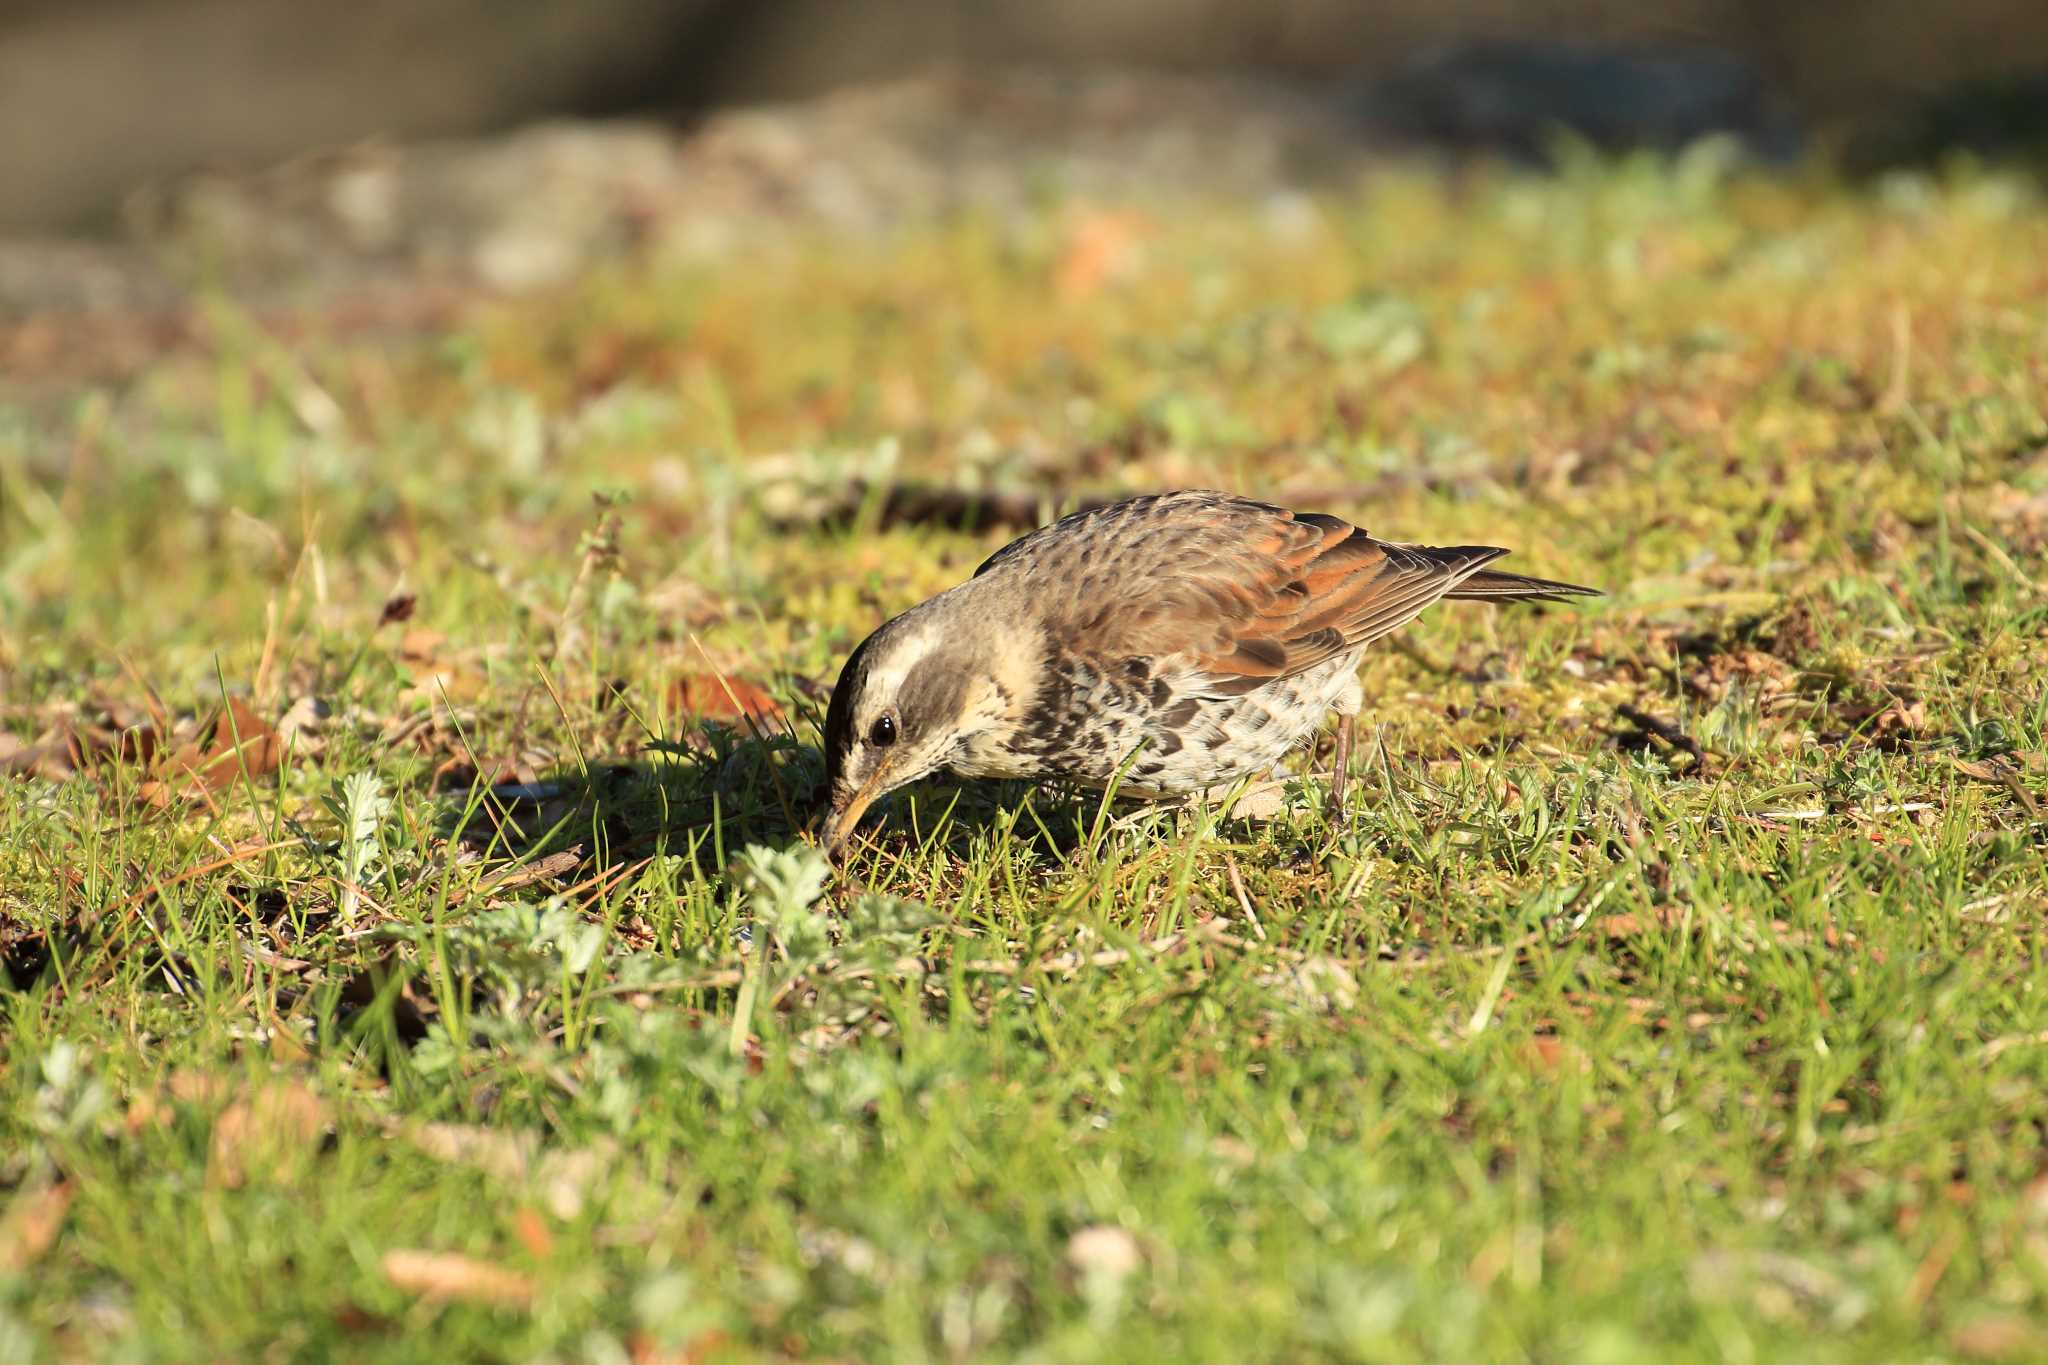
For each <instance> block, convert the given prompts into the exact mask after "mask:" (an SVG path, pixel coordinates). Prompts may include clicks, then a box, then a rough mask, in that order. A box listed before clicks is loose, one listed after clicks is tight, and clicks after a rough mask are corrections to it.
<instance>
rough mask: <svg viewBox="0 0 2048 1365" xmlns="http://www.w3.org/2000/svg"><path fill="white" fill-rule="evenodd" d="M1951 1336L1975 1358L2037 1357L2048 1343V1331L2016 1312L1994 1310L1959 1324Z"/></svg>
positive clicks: (1957, 1347)
mask: <svg viewBox="0 0 2048 1365" xmlns="http://www.w3.org/2000/svg"><path fill="white" fill-rule="evenodd" d="M1948 1340H1949V1345H1951V1346H1953V1347H1954V1348H1955V1350H1956V1354H1957V1355H1961V1356H1968V1357H1969V1358H1970V1359H1972V1360H2009V1359H2011V1358H2013V1357H2015V1356H2024V1357H2026V1358H2028V1359H2035V1358H2038V1357H2039V1355H2040V1352H2041V1349H2042V1347H2043V1346H2044V1345H2048V1333H2043V1332H2042V1330H2041V1329H2040V1328H2039V1327H2038V1326H2036V1325H2035V1324H2034V1323H2033V1322H2031V1321H2029V1320H2028V1319H2026V1318H2023V1317H2021V1316H2019V1315H2018V1314H2016V1313H1990V1314H1986V1315H1985V1316H1983V1317H1980V1318H1974V1319H1972V1320H1971V1321H1969V1322H1966V1323H1964V1324H1963V1325H1962V1326H1960V1327H1958V1328H1956V1329H1955V1331H1953V1332H1951V1333H1949V1338H1948Z"/></svg>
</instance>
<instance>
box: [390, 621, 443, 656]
mask: <svg viewBox="0 0 2048 1365" xmlns="http://www.w3.org/2000/svg"><path fill="white" fill-rule="evenodd" d="M447 643H448V637H447V636H446V635H443V634H442V633H441V632H440V631H438V630H427V629H425V628H424V627H414V628H413V629H412V630H409V631H407V632H406V633H405V636H404V638H403V639H401V640H400V641H399V642H398V657H399V658H401V659H431V658H433V657H434V656H435V655H437V654H439V653H440V652H441V646H443V645H445V644H447Z"/></svg>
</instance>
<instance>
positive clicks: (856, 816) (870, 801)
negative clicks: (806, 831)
mask: <svg viewBox="0 0 2048 1365" xmlns="http://www.w3.org/2000/svg"><path fill="white" fill-rule="evenodd" d="M881 791H882V774H881V770H880V769H879V768H878V769H876V771H875V772H874V773H873V775H871V776H870V777H869V778H868V780H867V782H866V783H865V784H864V785H863V786H862V787H861V789H860V790H859V791H857V792H855V793H854V794H853V795H852V796H849V797H847V798H846V800H845V801H844V802H837V801H835V802H834V803H833V804H832V808H831V809H830V810H829V811H827V812H826V813H825V821H824V831H823V832H824V836H825V838H824V848H825V852H827V853H836V852H838V850H839V846H840V845H841V844H843V843H845V842H846V840H847V838H848V837H849V836H850V835H851V834H852V833H853V827H854V826H855V825H858V824H859V823H860V818H861V817H862V816H863V815H866V814H867V813H868V807H869V806H872V805H874V804H875V798H876V797H877V796H879V795H881Z"/></svg>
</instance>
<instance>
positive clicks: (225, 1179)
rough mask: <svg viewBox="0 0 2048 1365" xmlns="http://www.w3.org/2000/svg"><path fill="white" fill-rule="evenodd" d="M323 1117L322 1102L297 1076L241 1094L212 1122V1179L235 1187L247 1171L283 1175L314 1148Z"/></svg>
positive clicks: (302, 1163) (324, 1124)
mask: <svg viewBox="0 0 2048 1365" xmlns="http://www.w3.org/2000/svg"><path fill="white" fill-rule="evenodd" d="M327 1122H328V1114H327V1106H326V1105H325V1104H324V1103H322V1102H321V1099H320V1097H319V1096H318V1095H316V1094H314V1093H313V1091H312V1089H311V1088H310V1087H308V1086H306V1085H303V1084H301V1083H299V1082H297V1081H284V1082H279V1083H276V1084H272V1085H266V1086H263V1087H261V1088H260V1089H257V1090H254V1091H253V1092H250V1093H247V1094H245V1095H243V1096H242V1097H241V1098H239V1099H237V1100H236V1101H235V1102H234V1103H232V1104H230V1105H229V1106H228V1107H227V1108H225V1109H223V1110H221V1112H220V1117H219V1118H217V1119H215V1120H214V1121H213V1148H212V1162H211V1165H210V1171H211V1174H212V1176H213V1179H214V1180H215V1181H217V1182H218V1183H219V1184H221V1185H224V1186H226V1187H227V1188H229V1189H236V1188H239V1187H240V1186H242V1185H243V1184H245V1183H247V1182H248V1180H249V1177H250V1176H251V1175H261V1176H265V1177H268V1178H288V1177H289V1176H290V1175H292V1174H293V1173H295V1172H297V1171H300V1170H302V1169H304V1167H305V1165H306V1161H307V1158H309V1157H310V1156H312V1155H313V1153H314V1152H315V1151H317V1150H318V1147H319V1143H320V1139H321V1136H322V1135H323V1134H324V1133H325V1132H326V1130H327Z"/></svg>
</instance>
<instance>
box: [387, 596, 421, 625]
mask: <svg viewBox="0 0 2048 1365" xmlns="http://www.w3.org/2000/svg"><path fill="white" fill-rule="evenodd" d="M419 606H420V599H419V594H418V593H410V592H402V593H399V594H398V595H397V596H396V597H392V598H389V599H387V600H386V601H385V603H384V610H383V611H382V612H380V613H378V616H377V624H378V626H379V627H383V626H388V625H390V624H391V623H393V622H394V621H410V620H411V619H412V614H413V613H414V612H415V611H418V610H419Z"/></svg>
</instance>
